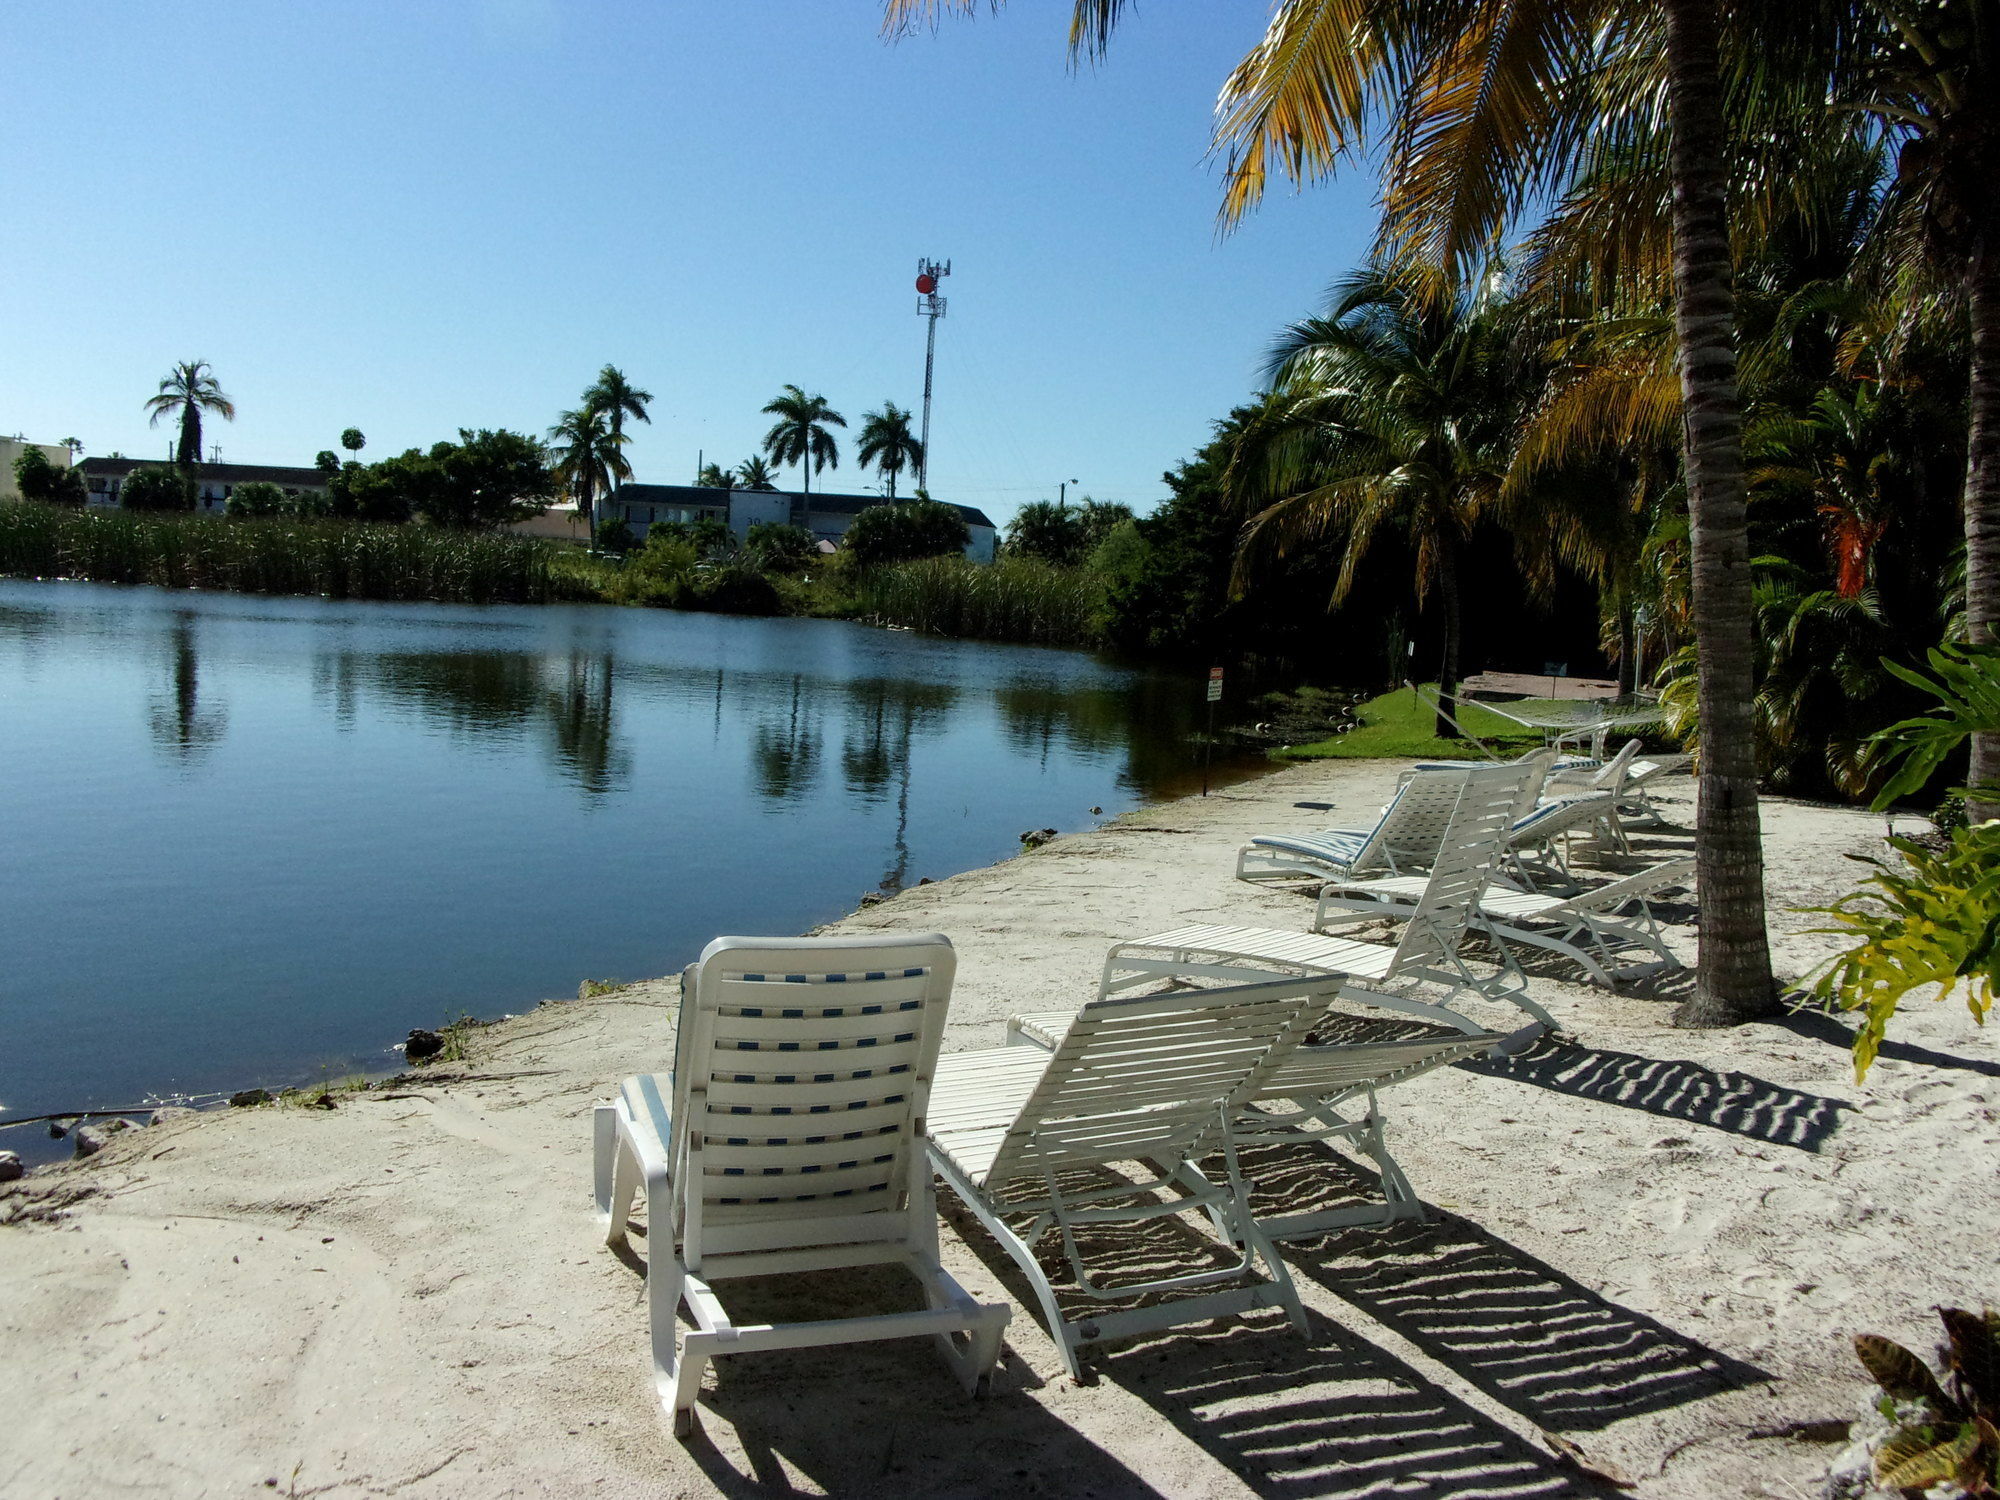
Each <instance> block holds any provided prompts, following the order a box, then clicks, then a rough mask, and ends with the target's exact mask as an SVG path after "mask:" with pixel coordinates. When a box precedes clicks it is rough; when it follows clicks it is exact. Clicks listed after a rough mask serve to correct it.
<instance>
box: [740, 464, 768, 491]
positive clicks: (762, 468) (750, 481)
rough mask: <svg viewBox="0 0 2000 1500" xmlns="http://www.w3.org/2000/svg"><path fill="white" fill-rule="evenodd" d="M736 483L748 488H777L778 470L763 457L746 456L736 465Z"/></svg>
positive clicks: (742, 487)
mask: <svg viewBox="0 0 2000 1500" xmlns="http://www.w3.org/2000/svg"><path fill="white" fill-rule="evenodd" d="M736 483H737V486H738V487H739V488H741V489H746V490H775V489H776V488H777V487H778V471H777V470H776V469H774V468H772V467H771V466H770V465H769V464H767V463H765V462H764V460H763V459H762V458H746V459H744V460H743V462H742V463H740V464H738V465H737V466H736Z"/></svg>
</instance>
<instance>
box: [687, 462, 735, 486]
mask: <svg viewBox="0 0 2000 1500" xmlns="http://www.w3.org/2000/svg"><path fill="white" fill-rule="evenodd" d="M694 482H695V484H696V486H697V487H698V488H700V489H704V490H733V489H735V488H736V473H735V471H734V470H733V469H725V468H723V467H722V465H721V464H703V465H702V466H701V472H700V473H698V474H696V475H695V476H694Z"/></svg>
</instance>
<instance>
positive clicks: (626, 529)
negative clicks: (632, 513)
mask: <svg viewBox="0 0 2000 1500" xmlns="http://www.w3.org/2000/svg"><path fill="white" fill-rule="evenodd" d="M637 545H638V540H637V538H635V537H634V536H633V535H632V527H631V525H630V523H628V522H627V521H626V520H625V518H624V517H623V516H614V517H613V518H612V519H611V520H609V521H606V522H605V523H604V524H603V525H602V526H599V527H598V528H597V546H598V549H599V550H600V551H603V552H630V551H631V550H632V549H633V547H635V546H637Z"/></svg>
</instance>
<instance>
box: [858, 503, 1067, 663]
mask: <svg viewBox="0 0 2000 1500" xmlns="http://www.w3.org/2000/svg"><path fill="white" fill-rule="evenodd" d="M863 514H864V515H866V514H867V512H865V511H864V512H863ZM1101 599H1102V590H1101V588H1100V586H1099V585H1098V583H1097V580H1096V579H1095V578H1093V577H1092V576H1091V575H1090V574H1089V573H1087V572H1085V571H1084V570H1083V569H1081V568H1059V567H1054V566H1052V565H1051V564H1049V563H1044V562H1037V561H1035V560H1034V559H1033V558H1025V557H1012V558H1006V557H1003V558H1002V559H1000V561H998V562H996V563H994V564H992V565H991V566H989V567H981V566H980V565H979V564H977V563H974V562H968V561H967V560H966V559H964V558H962V557H931V558H924V559H921V560H919V561H917V562H907V563H894V564H888V565H884V566H879V567H875V568H870V569H867V570H865V571H863V572H862V573H861V574H860V575H859V576H858V577H857V578H856V579H855V581H854V602H853V606H852V607H853V609H854V610H855V612H856V613H859V614H861V615H864V616H870V617H873V618H876V619H880V620H884V621H887V622H888V623H890V624H892V625H908V626H910V627H911V628H912V629H915V630H923V631H928V632H930V633H931V634H933V635H956V636H970V637H976V638H979V639H983V640H993V641H1026V642H1030V643H1033V644H1036V645H1043V646H1085V647H1089V646H1096V645H1098V644H1100V643H1101V640H1102V630H1101V628H1100V620H1099V616H1100V613H1101Z"/></svg>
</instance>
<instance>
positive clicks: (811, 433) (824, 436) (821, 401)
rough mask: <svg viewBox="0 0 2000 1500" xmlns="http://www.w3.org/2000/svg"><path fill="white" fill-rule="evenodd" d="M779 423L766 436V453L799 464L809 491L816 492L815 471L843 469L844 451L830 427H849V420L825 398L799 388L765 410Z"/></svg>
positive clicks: (788, 390)
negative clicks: (841, 459) (842, 451)
mask: <svg viewBox="0 0 2000 1500" xmlns="http://www.w3.org/2000/svg"><path fill="white" fill-rule="evenodd" d="M764 411H765V414H766V415H768V416H774V417H776V418H777V419H778V420H777V421H776V422H774V423H772V424H771V430H770V431H769V432H767V433H765V434H764V453H765V455H766V456H767V457H769V458H770V460H771V461H772V462H773V463H779V464H797V465H798V466H799V473H800V475H801V476H802V478H803V482H804V487H805V492H806V493H807V494H808V495H810V494H811V493H812V477H813V474H814V472H815V471H818V470H823V469H837V468H839V467H840V450H839V448H837V447H835V446H834V441H833V434H832V433H830V432H828V431H827V428H829V427H845V426H846V425H847V418H845V417H843V416H842V415H841V414H840V413H839V412H837V411H835V410H834V409H833V408H832V407H830V406H828V405H827V404H826V397H824V396H808V395H807V394H806V393H805V392H804V391H802V390H800V389H799V387H797V386H795V385H788V386H786V387H785V389H784V390H783V392H781V393H780V394H779V395H778V396H776V397H775V398H773V399H772V400H771V401H770V402H769V403H768V404H766V406H765V407H764Z"/></svg>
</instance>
